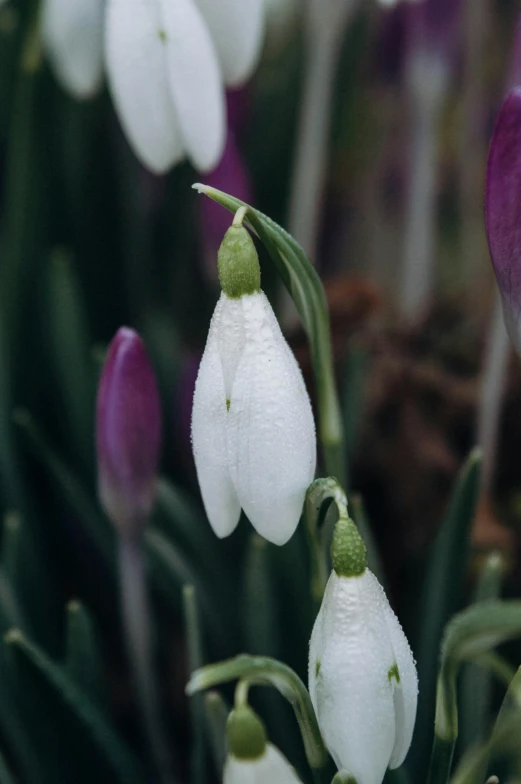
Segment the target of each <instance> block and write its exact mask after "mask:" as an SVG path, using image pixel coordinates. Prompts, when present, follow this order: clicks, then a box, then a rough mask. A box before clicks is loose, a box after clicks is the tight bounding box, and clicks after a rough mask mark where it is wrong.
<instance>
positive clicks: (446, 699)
mask: <svg viewBox="0 0 521 784" xmlns="http://www.w3.org/2000/svg"><path fill="white" fill-rule="evenodd" d="M519 635H521V601H515V600H511V601H494V600H491V601H488V602H482V603H481V604H476V605H473V606H472V607H469V608H468V609H467V610H464V611H463V612H461V613H459V614H458V615H456V616H455V617H454V618H453V619H452V621H451V622H450V623H449V624H448V626H447V628H446V631H445V636H444V639H443V643H442V648H441V666H440V674H439V676H438V683H437V690H436V718H435V725H434V732H435V737H434V746H433V753H432V759H431V768H430V773H429V779H428V782H429V784H445V782H446V781H448V778H449V774H450V766H451V762H452V756H453V753H454V746H455V743H456V740H457V737H458V704H457V693H456V679H457V676H458V672H459V668H460V665H461V663H462V662H464V661H473V660H475V659H476V658H477V657H480V656H483V655H484V654H486V653H488V652H489V651H490V650H492V649H493V648H495V647H496V646H497V645H500V644H501V643H503V642H506V641H507V640H510V639H513V638H514V637H517V636H519Z"/></svg>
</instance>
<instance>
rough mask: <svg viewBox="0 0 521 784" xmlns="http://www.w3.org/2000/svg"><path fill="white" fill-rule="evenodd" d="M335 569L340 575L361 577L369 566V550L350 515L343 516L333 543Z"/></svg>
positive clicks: (332, 553) (337, 524)
mask: <svg viewBox="0 0 521 784" xmlns="http://www.w3.org/2000/svg"><path fill="white" fill-rule="evenodd" d="M331 560H332V562H333V569H334V570H335V572H336V573H337V575H338V576H339V577H359V576H360V575H362V574H363V573H364V572H365V570H366V567H367V551H366V549H365V544H364V541H363V539H362V537H361V536H360V534H359V532H358V528H357V527H356V525H355V524H354V522H353V521H352V520H351V519H350V518H349V517H341V518H340V519H339V520H338V521H337V523H336V525H335V532H334V534H333V542H332V544H331Z"/></svg>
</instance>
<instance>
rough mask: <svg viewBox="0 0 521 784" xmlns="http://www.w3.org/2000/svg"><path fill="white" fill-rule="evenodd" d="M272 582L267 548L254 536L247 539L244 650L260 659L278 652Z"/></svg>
mask: <svg viewBox="0 0 521 784" xmlns="http://www.w3.org/2000/svg"><path fill="white" fill-rule="evenodd" d="M272 586H273V579H272V577H271V570H270V545H269V543H268V542H267V541H266V539H263V538H262V537H261V536H259V535H258V534H256V533H252V534H251V535H250V538H249V545H248V549H247V552H246V558H245V568H244V590H243V597H244V603H243V618H244V622H243V629H244V635H245V642H246V649H247V650H248V651H251V653H253V654H256V655H262V656H276V655H277V653H278V639H277V631H278V630H277V617H276V613H275V606H276V605H275V601H276V600H275V597H274V596H273V593H272Z"/></svg>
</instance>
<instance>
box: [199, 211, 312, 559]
mask: <svg viewBox="0 0 521 784" xmlns="http://www.w3.org/2000/svg"><path fill="white" fill-rule="evenodd" d="M243 217H244V210H243V209H241V210H239V212H238V213H237V216H236V217H235V219H234V224H233V225H232V227H231V228H230V229H228V231H227V233H226V235H225V237H224V240H223V243H222V245H221V247H220V249H219V254H218V271H219V279H220V282H221V286H222V294H221V298H220V299H219V302H218V303H217V306H216V308H215V312H214V314H213V318H212V322H211V325H210V331H209V334H208V340H207V343H206V348H205V351H204V355H203V358H202V360H201V365H200V368H199V375H198V377H197V383H196V387H195V395H194V404H193V411H192V445H193V451H194V458H195V465H196V469H197V476H198V479H199V485H200V488H201V494H202V497H203V501H204V505H205V509H206V514H207V516H208V519H209V521H210V524H211V525H212V527H213V529H214V531H215V533H216V534H217V536H219V537H224V536H228V535H229V534H231V533H232V531H233V530H234V529H235V527H236V526H237V523H238V522H239V517H240V513H241V507H242V509H244V511H245V513H246V515H247V516H248V518H249V519H250V521H251V523H252V525H253V526H254V527H255V528H256V530H257V531H258V533H259V534H261V535H262V536H263V537H264V538H265V539H268V540H269V541H270V542H273V543H274V544H279V545H282V544H284V543H285V542H287V541H288V539H289V538H290V537H291V536H292V534H293V533H294V531H295V528H296V527H297V524H298V521H299V518H300V514H301V511H302V506H303V503H304V496H305V493H306V489H307V487H308V485H309V484H310V483H311V481H312V479H313V476H314V473H315V463H316V441H315V426H314V421H313V414H312V411H311V405H310V402H309V397H308V394H307V392H306V387H305V384H304V380H303V378H302V374H301V372H300V370H299V367H298V365H297V362H296V360H295V357H294V356H293V354H292V353H291V351H290V349H289V347H288V345H287V343H286V341H285V340H284V337H283V335H282V332H281V330H280V327H279V324H278V322H277V319H276V318H275V314H274V313H273V310H272V308H271V306H270V304H269V302H268V300H267V298H266V295H265V294H264V293H263V292H262V291H261V288H260V268H259V260H258V257H257V252H256V250H255V246H254V245H253V242H252V239H251V237H250V235H249V234H248V232H247V231H246V229H245V228H244V227H243V226H242V225H241V224H242V219H243Z"/></svg>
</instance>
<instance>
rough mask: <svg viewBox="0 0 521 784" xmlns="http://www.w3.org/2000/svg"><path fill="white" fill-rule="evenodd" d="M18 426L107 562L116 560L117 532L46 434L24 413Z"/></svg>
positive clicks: (17, 418)
mask: <svg viewBox="0 0 521 784" xmlns="http://www.w3.org/2000/svg"><path fill="white" fill-rule="evenodd" d="M15 422H16V424H17V425H18V426H19V428H20V429H21V431H22V433H23V434H24V435H25V436H26V439H27V442H28V444H29V445H30V447H31V448H32V449H33V451H34V453H35V454H36V456H37V457H38V458H39V459H40V460H41V462H42V463H43V465H44V466H45V467H46V468H47V470H48V471H49V473H50V475H51V477H52V479H53V480H54V482H55V484H56V486H57V488H58V489H59V490H60V493H61V495H62V496H63V499H64V500H65V501H66V502H67V503H68V504H69V505H70V507H71V508H72V509H73V510H74V511H75V512H76V513H77V515H78V521H79V522H80V523H81V524H82V525H83V527H84V529H85V531H86V533H87V534H88V535H89V536H90V537H92V539H93V541H94V542H95V543H96V545H97V546H98V548H99V550H100V552H101V553H102V555H103V556H104V557H105V558H106V560H107V562H109V563H110V562H111V561H112V562H113V560H114V532H113V530H112V528H111V526H109V524H108V522H107V521H106V519H105V518H104V517H103V515H102V514H101V512H100V511H99V510H98V508H97V507H96V505H95V504H94V502H93V500H92V498H91V497H90V496H89V495H88V493H87V492H86V490H85V488H84V487H83V486H82V485H81V483H80V482H79V480H78V479H77V477H76V475H75V474H74V473H73V471H72V470H71V469H70V468H69V466H68V465H67V464H66V463H65V461H64V460H63V459H62V458H61V457H60V456H59V455H58V454H57V452H55V451H54V449H53V448H52V447H51V446H50V445H49V444H48V442H47V441H46V439H45V437H44V435H43V433H42V432H41V430H40V429H39V427H38V426H37V424H36V423H35V421H34V420H33V418H32V416H31V415H30V413H29V412H28V411H26V410H25V409H17V410H16V412H15Z"/></svg>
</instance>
